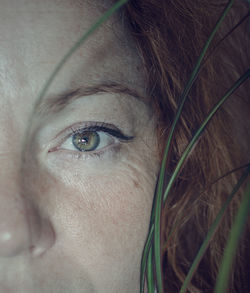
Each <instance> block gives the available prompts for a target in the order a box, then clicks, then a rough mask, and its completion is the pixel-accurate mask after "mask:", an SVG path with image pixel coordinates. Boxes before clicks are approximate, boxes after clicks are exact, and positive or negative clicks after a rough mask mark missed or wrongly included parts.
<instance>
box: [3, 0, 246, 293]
mask: <svg viewBox="0 0 250 293" xmlns="http://www.w3.org/2000/svg"><path fill="white" fill-rule="evenodd" d="M154 2H155V3H154ZM192 2H193V1H192ZM210 3H211V2H209V3H208V4H206V2H204V3H203V2H202V3H201V1H198V2H197V5H192V6H191V5H188V3H187V4H186V6H185V5H184V4H183V3H182V1H173V2H172V1H142V2H140V1H131V2H130V3H128V4H127V5H126V7H124V8H123V9H122V10H121V11H120V12H119V14H116V15H114V16H112V17H111V18H110V19H109V21H108V22H107V23H105V24H104V25H102V27H101V28H100V29H99V30H98V31H97V32H95V34H93V35H92V36H91V37H90V38H89V39H88V41H87V42H86V43H85V44H84V46H83V47H81V48H80V49H79V50H78V51H76V52H75V54H74V55H73V56H72V57H71V59H69V61H68V62H67V63H66V65H65V67H64V68H63V70H62V71H60V72H59V74H58V75H57V76H56V79H55V80H54V81H53V83H52V85H51V87H50V88H49V89H48V91H47V92H46V95H45V96H44V98H43V99H42V100H39V101H38V100H37V96H38V95H39V93H40V91H41V88H42V86H43V84H44V83H45V81H46V80H47V78H48V75H49V74H50V73H51V72H52V70H53V69H54V68H55V66H56V65H57V64H58V62H59V61H60V59H61V57H62V56H63V55H64V54H65V53H66V52H67V51H68V48H70V47H71V46H72V45H73V44H74V42H75V41H76V40H77V39H78V38H79V37H80V36H81V35H82V34H83V32H84V31H86V30H87V29H88V28H89V27H90V26H91V25H92V24H93V22H94V20H96V19H98V18H99V17H100V16H101V15H102V14H103V13H104V11H106V10H107V9H108V8H109V7H110V5H111V4H112V3H111V2H110V1H84V0H83V1H69V0H63V1H33V0H21V1H20V0H19V1H15V0H13V1H4V0H1V1H0V5H1V9H0V14H1V16H0V36H1V37H0V38H1V39H0V42H1V45H0V54H1V58H0V60H1V65H0V66H1V69H0V72H1V96H0V97H1V98H0V103H1V115H0V117H1V124H0V125H1V128H0V129H1V133H2V139H1V144H0V149H1V151H0V154H1V157H0V158H1V176H0V178H1V179H0V180H1V181H0V184H1V185H0V191H1V193H0V194H1V205H0V257H1V260H0V289H1V290H0V292H3V293H7V292H13V293H17V292H18V293H19V292H22V293H24V292H25V293H31V292H37V293H47V292H60V293H62V292H72V293H74V292H124V293H125V292H138V291H139V277H140V260H141V254H142V251H143V247H144V243H145V240H146V237H147V232H148V225H149V219H150V212H151V206H152V201H153V196H154V190H155V185H156V181H157V176H158V171H159V168H160V159H161V155H162V150H163V148H164V144H165V139H166V136H167V134H168V130H169V126H170V123H171V121H172V120H173V117H174V113H175V111H176V107H177V104H178V97H179V94H180V93H181V91H182V89H183V86H184V84H185V82H186V80H187V77H188V76H189V74H190V73H191V70H192V68H193V64H194V62H195V60H196V58H197V56H198V55H199V52H200V50H201V47H202V45H203V42H204V41H205V40H206V38H207V37H208V35H209V32H210V30H211V28H212V26H213V23H214V20H215V19H216V18H217V17H218V15H219V13H220V12H221V9H223V6H219V5H213V4H210ZM216 3H217V2H216ZM204 5H206V6H207V7H206V6H204ZM215 6H216V11H214V12H213V13H212V15H210V14H211V11H213V10H214V9H215ZM201 8H202V9H201ZM209 9H210V10H209ZM241 9H242V11H243V10H244V5H243V3H241V4H240V5H239V12H238V10H237V16H238V15H239V16H240V15H241ZM242 13H243V12H242ZM243 14H244V13H243ZM166 16H168V17H166ZM205 17H206V18H205ZM171 18H172V19H171ZM205 19H206V21H208V20H209V21H210V22H211V23H207V22H205ZM184 20H185V21H184ZM162 24H165V25H162ZM177 27H178V33H177V32H176V31H175V30H176V28H177ZM222 35H223V32H222ZM190 40H192V41H191V42H190ZM166 50H167V51H166ZM242 51H243V48H242ZM221 54H222V53H221ZM218 56H219V55H218ZM216 58H219V57H212V58H210V59H209V60H208V62H207V64H206V68H205V69H204V70H203V71H202V72H201V77H200V78H199V81H198V82H197V84H196V85H195V87H194V88H193V90H192V93H191V95H192V99H189V101H188V103H187V105H186V107H185V110H184V114H183V118H182V120H181V124H180V126H179V129H178V132H177V134H176V138H175V142H174V145H173V150H174V153H173V154H172V157H171V164H170V167H169V170H168V171H167V172H169V173H171V168H174V165H175V163H176V160H178V158H179V156H180V153H181V151H182V150H183V148H184V147H185V144H186V142H187V141H188V139H189V138H190V136H191V133H192V132H193V131H194V129H195V128H196V126H197V124H198V123H199V122H200V121H201V120H202V118H203V115H205V114H206V113H207V108H208V107H210V106H211V105H213V103H214V101H216V100H217V95H218V94H219V93H220V91H221V92H224V90H225V89H224V84H223V85H221V88H219V87H217V85H216V87H215V86H214V85H215V84H216V82H217V77H218V75H220V71H219V70H222V68H223V67H222V66H219V64H218V63H217V62H218V60H217V59H216ZM225 60H228V59H225ZM229 64H230V63H229ZM217 66H218V68H217ZM228 66H231V65H228ZM220 68H221V69H220ZM223 72H224V71H223ZM232 75H233V77H235V76H238V73H236V71H235V70H233V74H232ZM227 80H228V81H230V82H231V80H230V77H228V78H227ZM233 80H234V78H233ZM211 84H212V85H213V86H211ZM225 86H226V84H225ZM214 92H216V94H217V95H216V97H214V96H213V94H214ZM237 93H239V92H237ZM201 95H202V100H201V99H200V96H201ZM237 107H239V106H238V105H235V108H237ZM195 112H197V114H195ZM220 115H223V116H221V117H220V116H219V115H218V116H217V118H215V120H214V121H216V122H213V123H211V125H210V126H209V128H208V131H207V132H208V134H210V133H211V132H212V134H213V136H209V135H208V134H206V135H205V136H204V138H203V139H202V141H201V142H200V143H199V144H198V145H197V147H196V149H195V153H194V156H192V160H191V158H190V161H189V163H187V165H186V166H185V170H186V171H185V170H183V173H182V174H181V176H180V179H179V181H178V182H177V184H176V186H175V190H174V192H173V193H172V194H171V197H170V198H169V203H168V205H167V206H166V207H167V208H166V217H165V218H164V220H165V221H164V222H165V227H164V230H163V231H164V237H167V235H168V232H169V230H170V229H171V227H172V226H173V225H174V224H175V222H176V221H177V219H176V213H177V211H178V213H180V215H181V217H179V221H181V223H182V224H181V226H179V227H178V229H177V231H176V233H175V234H174V237H173V238H172V242H171V243H170V244H169V245H168V247H167V250H166V254H165V255H166V257H165V258H164V260H163V261H164V269H165V271H166V274H164V275H165V276H166V287H165V288H166V290H167V289H169V292H178V290H179V287H180V284H181V282H182V281H183V276H184V275H185V273H186V271H187V268H188V267H189V265H190V262H191V260H192V258H193V256H194V255H195V253H196V250H197V247H198V246H199V244H200V241H201V239H202V238H203V237H204V235H205V233H206V229H207V227H208V226H209V223H210V222H211V221H212V218H213V216H214V214H216V210H218V209H219V205H220V202H222V201H223V199H224V197H225V196H226V194H225V196H224V192H225V191H229V192H230V190H231V188H228V187H226V188H228V190H225V189H226V188H225V187H223V185H224V183H221V184H220V186H221V187H220V188H224V189H223V192H221V193H220V196H219V197H216V194H215V192H214V190H213V192H212V193H211V192H210V193H209V192H208V191H207V193H204V194H203V195H202V197H199V198H198V200H197V201H195V206H193V205H192V208H193V207H195V208H193V209H192V210H191V212H190V210H188V208H189V207H190V205H191V203H192V201H193V200H194V199H196V198H197V193H199V191H200V190H203V189H204V188H206V187H207V185H208V184H209V183H210V182H212V181H213V180H215V179H216V178H218V177H219V176H221V175H222V174H223V173H225V172H227V171H229V170H231V169H232V168H234V167H235V166H239V165H240V164H241V163H242V162H243V159H245V158H244V156H242V162H240V161H238V157H239V156H240V154H239V147H238V145H237V148H236V150H235V151H234V149H233V148H234V143H233V142H231V141H230V143H231V144H230V145H231V146H232V155H231V154H229V150H228V149H227V148H226V147H225V144H226V143H227V139H228V137H227V136H226V134H223V135H221V134H222V130H221V129H222V127H223V124H222V122H225V121H226V120H224V119H226V117H227V114H226V109H225V113H222V114H220ZM222 117H223V119H222ZM213 125H214V126H213ZM230 131H232V130H231V129H230ZM218 141H220V144H219V145H218ZM207 144H208V146H207ZM214 146H216V147H217V148H218V150H216V151H215V150H214V149H213V147H214ZM227 152H228V153H227ZM241 153H243V151H242V152H241ZM208 155H209V156H213V158H214V160H213V161H212V162H211V160H209V159H208ZM233 157H235V160H236V162H237V163H235V164H234V165H233V162H231V160H233ZM204 158H205V159H206V161H204V160H205V159H204ZM201 163H202V165H201ZM190 170H192V173H190ZM216 172H217V173H216ZM212 175H213V176H212ZM205 176H206V177H205ZM197 178H198V179H197ZM227 180H228V182H230V183H232V184H234V182H235V179H234V178H233V179H232V178H227ZM212 188H214V186H213V187H212ZM183 190H185V193H184V192H183ZM194 191H195V192H194ZM174 193H175V194H174ZM211 194H212V195H211ZM235 205H237V202H235ZM232 208H233V207H232ZM182 211H185V213H183V212H182ZM199 212H200V213H199ZM230 214H231V212H230ZM197 218H198V219H199V225H197V221H196V219H197ZM230 219H231V218H230V217H229V216H228V218H227V219H225V223H224V227H225V225H226V227H227V226H229V225H230V221H229V220H230ZM205 220H206V221H205ZM190 227H191V228H192V230H191V231H190ZM187 232H188V233H187ZM183 233H185V235H183ZM225 235H226V233H225V232H223V234H221V233H218V236H217V238H215V239H213V242H212V244H211V247H210V250H209V252H208V256H206V257H205V259H204V264H203V267H201V269H200V270H198V273H197V277H195V279H194V282H193V284H192V286H191V290H193V291H194V292H195V290H199V289H200V290H201V291H202V292H206V291H207V292H209V290H211V287H212V286H213V283H214V274H216V268H217V266H216V265H217V264H216V261H217V255H214V254H212V253H214V251H216V253H218V254H220V253H221V251H220V249H222V247H223V245H224V242H223V239H222V238H223V237H225ZM184 236H185V237H184ZM194 237H197V240H196V241H195V243H193V239H194ZM191 241H192V243H190V242H191ZM187 244H188V245H187ZM196 246H197V247H196ZM163 248H164V247H163ZM184 248H185V249H186V250H187V251H185V250H184ZM164 249H165V248H164ZM211 254H212V256H211V257H210V255H211ZM184 257H185V258H184ZM204 268H205V269H206V270H207V269H210V268H211V274H207V273H206V274H205V273H203V270H204ZM232 288H233V285H232Z"/></svg>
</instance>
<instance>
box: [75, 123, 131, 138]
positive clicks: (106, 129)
mask: <svg viewBox="0 0 250 293" xmlns="http://www.w3.org/2000/svg"><path fill="white" fill-rule="evenodd" d="M84 131H96V132H99V131H102V132H105V133H108V134H110V135H112V136H114V137H116V138H118V139H121V140H132V139H133V138H134V136H128V135H125V134H124V133H123V132H122V131H121V130H118V129H117V130H116V129H113V128H109V127H106V126H101V125H100V126H98V125H93V126H89V127H84V128H80V129H78V130H72V133H73V134H75V133H81V132H84Z"/></svg>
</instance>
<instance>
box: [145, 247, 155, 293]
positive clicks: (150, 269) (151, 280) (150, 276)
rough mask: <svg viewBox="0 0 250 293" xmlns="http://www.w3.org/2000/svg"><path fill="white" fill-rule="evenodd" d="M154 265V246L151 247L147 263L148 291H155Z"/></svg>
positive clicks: (150, 292) (149, 292)
mask: <svg viewBox="0 0 250 293" xmlns="http://www.w3.org/2000/svg"><path fill="white" fill-rule="evenodd" d="M154 284H155V280H154V266H153V248H152V246H151V247H150V250H149V255H148V263H147V289H148V293H154V292H155V286H154Z"/></svg>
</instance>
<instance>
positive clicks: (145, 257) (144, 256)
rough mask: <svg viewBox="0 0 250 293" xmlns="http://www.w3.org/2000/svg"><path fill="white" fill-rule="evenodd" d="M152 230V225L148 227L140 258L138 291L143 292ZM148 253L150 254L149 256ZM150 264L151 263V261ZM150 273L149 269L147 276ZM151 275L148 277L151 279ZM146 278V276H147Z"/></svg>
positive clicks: (150, 249)
mask: <svg viewBox="0 0 250 293" xmlns="http://www.w3.org/2000/svg"><path fill="white" fill-rule="evenodd" d="M153 232H154V225H152V226H151V227H150V231H149V234H148V238H147V241H146V243H145V246H144V250H143V254H142V260H141V276H140V293H144V284H145V274H146V269H147V262H148V258H150V257H151V258H152V239H153ZM150 251H151V252H150ZM149 253H150V256H149ZM151 264H152V263H151ZM150 273H152V274H153V271H152V270H150V272H148V277H149V274H150ZM151 278H152V277H150V280H151ZM147 280H148V278H147Z"/></svg>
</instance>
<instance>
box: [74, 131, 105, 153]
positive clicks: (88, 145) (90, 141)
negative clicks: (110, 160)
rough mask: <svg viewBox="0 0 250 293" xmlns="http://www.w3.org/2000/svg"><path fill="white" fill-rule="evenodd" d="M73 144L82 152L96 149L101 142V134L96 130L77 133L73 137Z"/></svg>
mask: <svg viewBox="0 0 250 293" xmlns="http://www.w3.org/2000/svg"><path fill="white" fill-rule="evenodd" d="M72 143H73V145H74V146H75V147H76V148H77V149H78V150H79V151H81V152H89V151H93V150H95V149H96V148H97V147H98V145H99V143H100V136H99V134H98V133H97V132H96V131H84V132H80V133H75V134H74V135H73V137H72Z"/></svg>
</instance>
